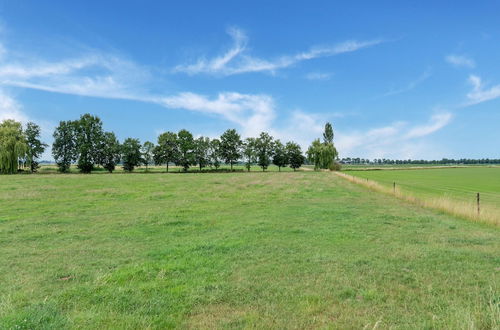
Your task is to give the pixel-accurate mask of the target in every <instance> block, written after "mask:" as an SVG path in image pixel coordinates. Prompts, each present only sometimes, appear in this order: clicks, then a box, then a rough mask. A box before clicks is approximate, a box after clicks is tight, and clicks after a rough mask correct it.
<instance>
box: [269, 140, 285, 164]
mask: <svg viewBox="0 0 500 330" xmlns="http://www.w3.org/2000/svg"><path fill="white" fill-rule="evenodd" d="M272 153H273V164H274V165H276V166H278V171H280V172H281V168H282V167H284V166H287V165H288V155H287V153H286V149H285V146H284V145H283V143H281V141H280V140H276V141H275V142H274V146H273V152H272Z"/></svg>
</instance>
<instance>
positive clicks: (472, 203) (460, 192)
mask: <svg viewBox="0 0 500 330" xmlns="http://www.w3.org/2000/svg"><path fill="white" fill-rule="evenodd" d="M348 173H349V174H351V175H354V176H357V177H360V178H365V179H369V180H374V181H376V182H378V183H380V184H382V185H384V186H385V187H387V188H391V187H392V186H393V183H394V182H395V183H396V187H397V188H398V190H399V191H400V192H401V193H402V194H405V193H406V194H411V195H413V196H416V197H418V198H424V199H435V198H444V199H447V200H451V201H457V202H459V203H463V204H464V205H465V206H466V207H469V208H471V209H476V207H477V204H476V195H477V193H478V192H479V193H480V204H481V209H482V210H483V211H484V212H490V213H496V214H497V215H498V218H500V167H498V166H497V167H486V166H470V167H456V168H455V167H450V168H428V169H408V170H404V169H399V170H361V171H354V170H351V171H349V172H348Z"/></svg>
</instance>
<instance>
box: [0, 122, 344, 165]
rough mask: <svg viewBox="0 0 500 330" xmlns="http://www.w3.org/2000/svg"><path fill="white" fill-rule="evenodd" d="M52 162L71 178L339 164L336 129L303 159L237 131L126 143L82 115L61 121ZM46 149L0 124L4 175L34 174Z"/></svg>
mask: <svg viewBox="0 0 500 330" xmlns="http://www.w3.org/2000/svg"><path fill="white" fill-rule="evenodd" d="M53 138H54V142H53V144H52V156H53V157H54V160H55V162H56V164H57V167H58V170H59V171H60V172H62V173H67V172H69V170H70V167H71V165H73V164H76V166H77V168H78V170H79V171H80V172H82V173H90V172H92V170H93V169H94V168H95V167H96V166H102V167H103V168H105V169H106V170H107V171H109V172H110V173H111V172H113V171H114V170H115V168H116V166H117V165H119V164H121V165H122V167H123V170H125V171H128V172H131V171H133V170H134V169H135V168H136V167H137V166H140V165H144V166H146V170H147V168H148V166H150V165H153V164H154V165H163V166H165V167H166V171H167V172H168V171H169V165H170V164H175V165H176V166H180V167H181V168H182V170H183V171H188V169H189V168H190V167H192V166H196V167H198V168H199V169H200V171H201V170H202V169H203V168H206V167H210V168H211V169H215V170H219V168H220V166H221V165H222V164H228V165H229V166H230V168H231V170H233V166H234V165H235V164H237V163H241V162H243V164H244V166H245V168H246V170H247V171H250V169H251V167H252V166H253V165H258V166H259V167H260V168H261V169H262V171H266V170H267V168H268V167H269V165H271V164H274V165H276V166H277V167H278V170H279V171H281V168H283V167H287V166H289V167H290V168H292V169H293V170H296V169H298V168H300V167H301V166H302V165H303V164H304V162H306V161H309V162H310V163H312V164H314V165H315V169H335V167H336V166H338V164H337V163H336V162H335V159H336V158H337V155H338V153H337V150H336V149H335V147H334V145H333V128H332V125H331V124H330V123H327V124H326V125H325V133H324V134H323V142H321V141H320V140H319V139H317V140H315V141H313V143H312V144H311V146H310V147H309V149H308V150H307V152H306V155H307V158H306V157H305V156H304V154H303V152H302V149H301V147H300V145H299V144H297V143H295V142H293V141H290V142H286V143H283V142H281V141H280V140H279V139H275V138H274V137H272V136H271V135H270V134H268V133H266V132H262V133H260V135H259V136H257V137H249V138H246V139H242V137H241V136H240V134H239V133H238V132H237V131H236V130H235V129H228V130H226V131H225V132H224V133H223V134H222V135H221V136H220V137H219V138H214V139H210V138H208V137H203V136H201V137H198V138H195V137H194V136H193V134H192V133H191V132H189V131H188V130H186V129H181V130H180V131H179V132H177V133H175V132H164V133H162V134H160V135H159V136H158V140H157V142H156V144H155V143H153V142H150V141H146V142H144V143H142V144H141V142H140V141H139V140H138V139H135V138H126V139H125V140H124V141H123V142H122V143H120V141H119V140H118V139H117V137H116V135H115V134H114V133H113V132H106V131H104V130H103V124H102V121H101V119H100V118H99V117H97V116H93V115H90V114H84V115H82V116H80V118H79V119H77V120H69V121H61V122H59V125H58V126H57V127H56V128H55V130H54V133H53ZM46 147H47V144H45V143H43V142H41V141H40V127H39V126H38V125H36V124H35V123H32V122H30V123H28V124H27V126H26V128H25V129H23V127H22V125H21V123H19V122H16V121H14V120H4V121H3V122H2V123H0V172H1V173H16V172H17V171H18V170H26V169H28V170H29V171H31V172H36V171H37V169H38V167H39V163H38V161H37V160H38V158H39V157H40V156H41V154H43V152H44V151H45V148H46Z"/></svg>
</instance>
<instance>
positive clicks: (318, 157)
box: [307, 123, 339, 170]
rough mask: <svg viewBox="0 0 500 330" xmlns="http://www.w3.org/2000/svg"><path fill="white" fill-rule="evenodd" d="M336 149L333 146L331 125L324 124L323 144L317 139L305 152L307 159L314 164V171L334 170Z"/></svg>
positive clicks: (336, 155)
mask: <svg viewBox="0 0 500 330" xmlns="http://www.w3.org/2000/svg"><path fill="white" fill-rule="evenodd" d="M338 155H339V154H338V152H337V149H336V148H335V145H334V144H333V127H332V124H330V123H326V125H325V132H324V133H323V143H321V142H320V140H319V139H316V140H314V141H313V143H312V144H311V146H310V147H309V149H308V150H307V159H308V160H309V161H310V162H312V163H313V164H314V169H315V170H319V169H330V170H332V169H334V168H335V159H337V157H338Z"/></svg>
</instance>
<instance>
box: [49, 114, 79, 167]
mask: <svg viewBox="0 0 500 330" xmlns="http://www.w3.org/2000/svg"><path fill="white" fill-rule="evenodd" d="M53 136H54V143H53V144H52V156H54V159H55V161H56V164H57V167H58V168H59V171H60V172H63V173H66V172H69V170H70V166H71V163H72V162H74V161H76V158H77V154H78V153H77V149H76V132H75V124H74V122H72V121H61V122H59V126H57V127H56V129H55V131H54V134H53Z"/></svg>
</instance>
